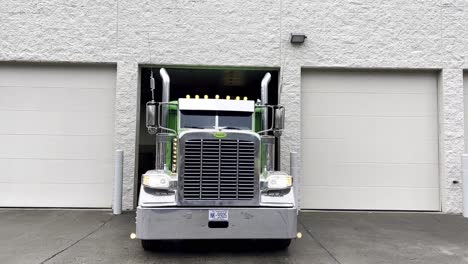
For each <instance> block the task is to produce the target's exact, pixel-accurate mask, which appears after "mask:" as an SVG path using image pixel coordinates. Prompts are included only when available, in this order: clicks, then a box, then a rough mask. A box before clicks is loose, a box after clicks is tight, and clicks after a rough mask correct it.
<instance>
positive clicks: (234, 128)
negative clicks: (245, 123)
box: [219, 126, 241, 130]
mask: <svg viewBox="0 0 468 264" xmlns="http://www.w3.org/2000/svg"><path fill="white" fill-rule="evenodd" d="M219 128H221V129H233V130H241V129H240V128H238V127H230V126H225V127H219Z"/></svg>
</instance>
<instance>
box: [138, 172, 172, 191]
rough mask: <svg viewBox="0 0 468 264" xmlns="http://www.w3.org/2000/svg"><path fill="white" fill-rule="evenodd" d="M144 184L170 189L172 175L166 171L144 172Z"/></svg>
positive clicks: (154, 187) (153, 187)
mask: <svg viewBox="0 0 468 264" xmlns="http://www.w3.org/2000/svg"><path fill="white" fill-rule="evenodd" d="M142 183H143V186H145V187H148V188H152V189H160V190H169V188H170V187H171V177H170V176H169V175H167V174H165V173H164V172H155V171H152V172H147V173H145V174H143V181H142Z"/></svg>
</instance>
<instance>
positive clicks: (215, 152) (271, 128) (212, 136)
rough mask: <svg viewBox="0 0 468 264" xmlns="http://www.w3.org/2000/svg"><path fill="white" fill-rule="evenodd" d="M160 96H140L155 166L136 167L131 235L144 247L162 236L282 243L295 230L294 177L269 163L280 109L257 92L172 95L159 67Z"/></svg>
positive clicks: (265, 83)
mask: <svg viewBox="0 0 468 264" xmlns="http://www.w3.org/2000/svg"><path fill="white" fill-rule="evenodd" d="M160 75H161V78H162V82H163V83H162V100H161V102H156V101H155V100H154V92H155V83H154V82H155V80H154V78H153V75H151V77H150V87H151V93H152V100H151V101H149V102H148V103H147V104H146V127H147V129H148V132H149V133H150V134H153V135H155V148H156V159H155V168H154V170H150V171H147V172H146V173H144V174H143V175H142V180H141V187H140V195H139V201H138V207H137V217H136V236H137V238H138V239H141V242H142V246H143V248H144V249H154V248H155V247H156V246H157V244H158V242H160V241H162V240H185V239H262V240H263V239H264V240H267V241H268V243H271V244H272V245H276V246H277V247H279V248H287V247H288V246H289V244H290V242H291V239H292V238H295V237H296V234H297V208H296V204H295V194H294V189H293V178H292V176H291V175H289V174H288V173H286V172H283V171H278V170H275V157H277V156H278V155H276V154H277V153H275V151H276V149H277V148H275V142H278V139H279V138H280V136H281V134H282V131H283V128H284V114H285V109H284V107H282V106H281V105H269V104H268V84H269V82H270V79H271V75H270V73H267V74H266V75H265V77H264V78H263V80H262V82H261V84H260V85H259V86H260V87H259V88H260V89H261V100H258V101H257V102H255V101H253V100H248V98H246V97H242V98H241V97H238V96H233V98H229V97H226V98H223V99H222V98H219V96H217V95H211V98H210V96H208V95H206V96H203V97H199V96H197V95H196V96H194V97H193V98H192V97H190V96H189V95H187V97H186V98H178V99H177V100H172V101H170V100H169V98H170V78H169V75H168V73H167V71H166V70H165V69H164V68H162V69H160Z"/></svg>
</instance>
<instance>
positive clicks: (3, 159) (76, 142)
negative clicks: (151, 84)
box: [0, 64, 115, 207]
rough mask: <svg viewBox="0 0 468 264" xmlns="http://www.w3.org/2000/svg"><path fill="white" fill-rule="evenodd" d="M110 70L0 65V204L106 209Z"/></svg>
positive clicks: (108, 199)
mask: <svg viewBox="0 0 468 264" xmlns="http://www.w3.org/2000/svg"><path fill="white" fill-rule="evenodd" d="M114 97H115V68H113V67H109V66H91V67H90V66H67V65H16V64H15V65H11V64H10V65H8V64H3V65H2V64H0V120H1V125H0V146H1V147H0V206H7V207H10V206H14V207H110V206H111V200H112V175H113V169H112V160H113V154H112V153H113V134H114V133H113V127H114V118H113V112H114Z"/></svg>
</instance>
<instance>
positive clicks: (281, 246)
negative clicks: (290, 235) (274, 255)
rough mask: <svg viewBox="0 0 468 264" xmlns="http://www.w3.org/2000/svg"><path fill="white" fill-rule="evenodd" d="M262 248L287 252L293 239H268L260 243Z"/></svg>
mask: <svg viewBox="0 0 468 264" xmlns="http://www.w3.org/2000/svg"><path fill="white" fill-rule="evenodd" d="M259 242H260V244H259V246H260V248H261V249H264V250H278V251H279V250H286V249H287V248H288V247H289V245H290V244H291V239H266V240H260V241H259Z"/></svg>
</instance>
